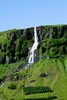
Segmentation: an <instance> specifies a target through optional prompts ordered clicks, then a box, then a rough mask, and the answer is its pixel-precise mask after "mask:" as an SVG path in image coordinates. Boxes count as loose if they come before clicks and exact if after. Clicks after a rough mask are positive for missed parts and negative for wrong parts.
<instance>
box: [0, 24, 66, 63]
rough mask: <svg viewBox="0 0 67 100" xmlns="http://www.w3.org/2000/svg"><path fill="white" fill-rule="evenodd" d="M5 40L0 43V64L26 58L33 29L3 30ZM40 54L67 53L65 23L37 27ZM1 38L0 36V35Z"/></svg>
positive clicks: (31, 41)
mask: <svg viewBox="0 0 67 100" xmlns="http://www.w3.org/2000/svg"><path fill="white" fill-rule="evenodd" d="M4 34H6V36H5V37H6V40H4V42H3V43H2V42H1V43H0V64H1V63H12V62H16V61H19V60H20V59H21V58H22V59H26V58H27V56H28V47H30V46H32V44H33V38H34V29H33V28H28V29H22V30H10V31H7V32H5V33H4ZM37 34H38V39H39V42H40V44H39V47H38V51H39V53H40V55H44V54H45V55H50V56H55V57H56V55H58V56H60V55H62V54H64V55H65V54H67V25H62V26H39V27H37ZM0 39H1V37H0Z"/></svg>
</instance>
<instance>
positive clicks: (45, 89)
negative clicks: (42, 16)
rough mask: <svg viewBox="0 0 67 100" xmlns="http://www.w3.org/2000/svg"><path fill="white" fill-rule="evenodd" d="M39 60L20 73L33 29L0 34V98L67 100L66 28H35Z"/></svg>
mask: <svg viewBox="0 0 67 100" xmlns="http://www.w3.org/2000/svg"><path fill="white" fill-rule="evenodd" d="M37 34H38V39H39V46H38V49H37V52H38V57H39V61H38V62H37V63H35V64H34V65H32V66H31V67H30V68H28V69H25V70H23V67H24V66H25V65H26V64H27V60H28V50H29V49H28V48H29V47H31V46H32V44H33V36H34V30H33V27H32V28H28V29H20V30H16V29H14V30H8V31H5V32H0V83H3V82H4V85H3V87H2V88H0V99H2V100H66V99H67V86H66V85H67V25H53V26H38V27H37Z"/></svg>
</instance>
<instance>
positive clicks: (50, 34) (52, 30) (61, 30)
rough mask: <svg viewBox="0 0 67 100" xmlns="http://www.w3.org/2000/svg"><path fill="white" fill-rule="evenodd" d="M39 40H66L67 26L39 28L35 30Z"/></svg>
mask: <svg viewBox="0 0 67 100" xmlns="http://www.w3.org/2000/svg"><path fill="white" fill-rule="evenodd" d="M37 32H38V37H39V40H40V41H41V40H44V39H59V38H67V25H63V26H56V25H55V26H40V27H38V28H37Z"/></svg>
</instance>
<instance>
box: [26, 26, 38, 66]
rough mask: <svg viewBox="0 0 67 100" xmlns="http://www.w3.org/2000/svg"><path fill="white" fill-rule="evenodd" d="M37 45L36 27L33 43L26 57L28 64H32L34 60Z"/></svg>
mask: <svg viewBox="0 0 67 100" xmlns="http://www.w3.org/2000/svg"><path fill="white" fill-rule="evenodd" d="M37 47H38V37H37V31H36V27H35V28H34V44H33V46H32V48H31V49H30V55H29V59H28V63H29V64H33V63H34V60H35V51H36V49H37Z"/></svg>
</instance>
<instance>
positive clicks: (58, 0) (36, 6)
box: [0, 0, 67, 31]
mask: <svg viewBox="0 0 67 100" xmlns="http://www.w3.org/2000/svg"><path fill="white" fill-rule="evenodd" d="M54 24H67V0H0V31H5V30H8V29H16V28H18V29H22V28H27V27H32V26H39V25H54Z"/></svg>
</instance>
